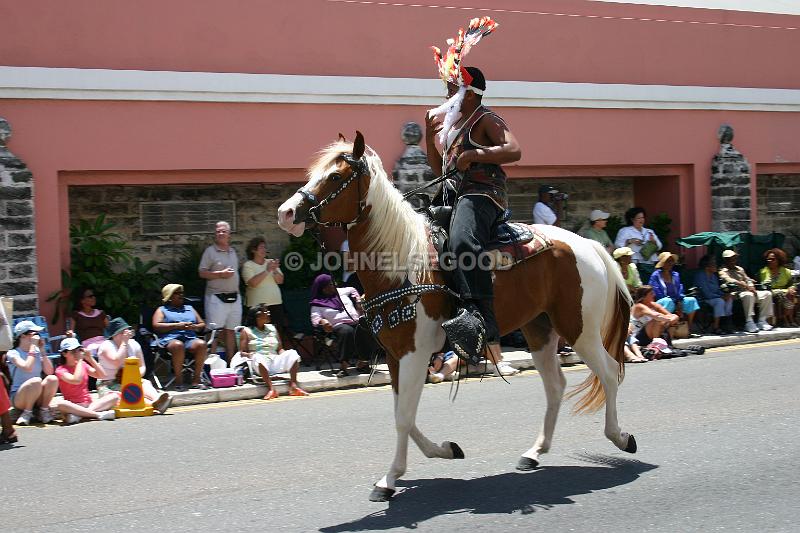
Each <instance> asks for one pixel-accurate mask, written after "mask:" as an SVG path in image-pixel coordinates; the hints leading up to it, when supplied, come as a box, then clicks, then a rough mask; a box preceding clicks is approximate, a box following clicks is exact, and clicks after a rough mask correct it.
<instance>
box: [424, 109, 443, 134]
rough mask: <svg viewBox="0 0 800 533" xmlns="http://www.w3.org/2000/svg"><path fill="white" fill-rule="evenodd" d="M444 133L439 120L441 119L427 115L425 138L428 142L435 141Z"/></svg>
mask: <svg viewBox="0 0 800 533" xmlns="http://www.w3.org/2000/svg"><path fill="white" fill-rule="evenodd" d="M440 131H442V123H441V121H440V120H439V117H432V116H430V114H428V113H426V114H425V137H426V138H427V139H428V140H433V138H434V137H435V136H436V135H437V134H438V133H439V132H440Z"/></svg>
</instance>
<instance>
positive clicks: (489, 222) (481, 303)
mask: <svg viewBox="0 0 800 533" xmlns="http://www.w3.org/2000/svg"><path fill="white" fill-rule="evenodd" d="M501 214H502V211H501V210H500V208H499V207H498V206H497V204H495V203H494V202H493V201H492V200H490V199H489V198H488V197H486V196H481V195H466V196H462V197H461V198H459V199H458V201H457V202H456V205H455V208H454V210H453V218H452V219H451V221H450V240H449V246H448V249H449V251H450V252H451V253H453V254H455V258H456V259H455V260H456V261H458V268H456V269H455V270H454V271H453V279H454V281H455V283H456V286H457V287H458V289H459V292H460V293H461V296H462V298H464V299H466V300H470V301H471V302H472V303H473V304H474V305H476V306H477V307H478V309H479V311H480V312H481V314H482V315H483V318H484V321H485V322H486V334H487V337H488V339H489V341H494V340H497V337H498V333H497V321H496V319H495V317H494V308H493V301H492V300H493V297H494V291H493V290H492V273H491V270H490V269H489V268H486V267H484V268H481V267H480V265H479V263H480V262H481V253H482V252H483V251H484V250H485V249H486V245H487V244H488V243H489V240H490V239H491V232H492V226H494V224H495V222H497V219H498V218H499V217H500V215H501ZM483 260H484V261H487V260H488V257H486V256H484V257H483Z"/></svg>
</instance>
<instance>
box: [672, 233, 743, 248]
mask: <svg viewBox="0 0 800 533" xmlns="http://www.w3.org/2000/svg"><path fill="white" fill-rule="evenodd" d="M746 234H747V232H746V231H704V232H702V233H695V234H694V235H689V236H688V237H681V238H680V239H678V240H677V241H676V242H677V243H678V244H679V245H681V246H683V247H684V248H694V247H695V246H711V247H720V248H733V247H734V246H736V245H738V244H742V242H744V239H743V236H744V235H746Z"/></svg>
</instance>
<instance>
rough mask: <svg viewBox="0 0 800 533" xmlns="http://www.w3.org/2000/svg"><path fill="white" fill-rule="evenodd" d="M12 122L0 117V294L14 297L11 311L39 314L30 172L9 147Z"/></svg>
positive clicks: (21, 314)
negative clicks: (10, 123) (9, 122)
mask: <svg viewBox="0 0 800 533" xmlns="http://www.w3.org/2000/svg"><path fill="white" fill-rule="evenodd" d="M10 137H11V126H10V125H9V124H8V122H7V121H6V120H5V119H3V118H0V296H11V297H13V298H14V315H15V316H25V315H36V314H38V308H39V298H38V296H37V291H38V284H39V282H38V279H37V271H36V234H35V231H34V220H33V175H32V174H31V172H30V170H28V167H27V166H26V165H25V163H24V162H22V161H21V160H20V159H19V158H18V157H16V156H15V155H14V154H12V153H11V152H10V151H9V150H8V148H7V146H6V145H7V143H8V139H9V138H10Z"/></svg>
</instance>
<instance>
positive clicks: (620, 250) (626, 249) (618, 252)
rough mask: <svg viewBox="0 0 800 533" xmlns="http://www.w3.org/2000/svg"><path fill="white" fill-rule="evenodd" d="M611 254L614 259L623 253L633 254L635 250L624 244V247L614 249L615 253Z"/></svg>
mask: <svg viewBox="0 0 800 533" xmlns="http://www.w3.org/2000/svg"><path fill="white" fill-rule="evenodd" d="M611 255H613V256H614V259H619V258H620V257H622V256H623V255H633V250H631V249H630V248H629V247H628V246H623V247H622V248H617V249H616V250H614V253H613V254H611Z"/></svg>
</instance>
